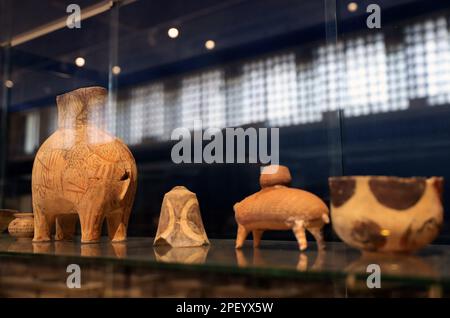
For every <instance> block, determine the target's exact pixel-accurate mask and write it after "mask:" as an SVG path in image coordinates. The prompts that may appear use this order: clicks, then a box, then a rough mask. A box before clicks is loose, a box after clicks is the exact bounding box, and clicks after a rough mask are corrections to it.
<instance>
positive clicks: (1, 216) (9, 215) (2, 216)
mask: <svg viewBox="0 0 450 318" xmlns="http://www.w3.org/2000/svg"><path fill="white" fill-rule="evenodd" d="M17 212H19V211H16V210H9V209H0V234H1V233H2V232H3V231H4V230H6V229H7V228H8V225H9V223H11V221H12V220H14V213H17Z"/></svg>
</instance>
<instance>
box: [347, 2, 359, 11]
mask: <svg viewBox="0 0 450 318" xmlns="http://www.w3.org/2000/svg"><path fill="white" fill-rule="evenodd" d="M347 10H348V11H350V12H355V11H356V10H358V4H357V3H356V2H350V3H349V4H348V5H347Z"/></svg>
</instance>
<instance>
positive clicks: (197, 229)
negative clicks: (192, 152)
mask: <svg viewBox="0 0 450 318" xmlns="http://www.w3.org/2000/svg"><path fill="white" fill-rule="evenodd" d="M153 245H170V246H172V247H194V246H202V245H209V241H208V236H207V235H206V232H205V228H204V227H203V221H202V216H201V214H200V208H199V205H198V201H197V196H196V195H195V193H193V192H191V191H189V190H188V189H187V188H185V187H183V186H177V187H174V188H173V189H172V190H170V191H169V192H167V193H166V194H165V195H164V200H163V203H162V206H161V214H160V216H159V224H158V231H157V232H156V237H155V241H154V243H153Z"/></svg>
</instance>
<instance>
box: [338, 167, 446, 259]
mask: <svg viewBox="0 0 450 318" xmlns="http://www.w3.org/2000/svg"><path fill="white" fill-rule="evenodd" d="M443 183H444V179H443V178H441V177H431V178H428V179H427V178H420V177H415V178H399V177H388V176H344V177H332V178H330V179H329V185H330V195H331V219H332V221H333V222H332V223H333V229H334V231H335V232H336V233H337V235H338V236H339V237H340V238H341V239H342V240H343V241H344V242H345V243H347V244H349V245H350V246H353V247H356V248H358V249H360V250H363V251H369V252H388V253H407V252H413V251H416V250H418V249H420V248H422V247H423V246H425V245H427V244H428V243H430V242H431V241H433V240H434V239H435V238H436V236H437V235H438V234H439V231H440V228H441V226H442V222H443V214H444V212H443V207H442V192H443Z"/></svg>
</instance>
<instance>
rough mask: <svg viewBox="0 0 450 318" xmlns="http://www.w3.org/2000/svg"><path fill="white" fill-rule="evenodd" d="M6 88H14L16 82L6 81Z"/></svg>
mask: <svg viewBox="0 0 450 318" xmlns="http://www.w3.org/2000/svg"><path fill="white" fill-rule="evenodd" d="M5 86H6V87H7V88H12V87H13V86H14V82H13V81H11V80H6V81H5Z"/></svg>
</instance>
